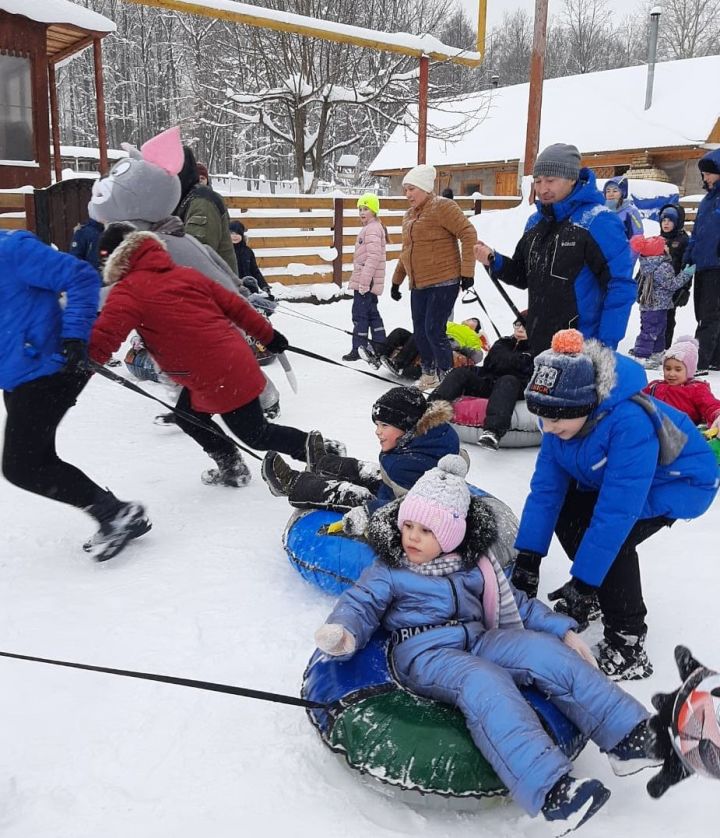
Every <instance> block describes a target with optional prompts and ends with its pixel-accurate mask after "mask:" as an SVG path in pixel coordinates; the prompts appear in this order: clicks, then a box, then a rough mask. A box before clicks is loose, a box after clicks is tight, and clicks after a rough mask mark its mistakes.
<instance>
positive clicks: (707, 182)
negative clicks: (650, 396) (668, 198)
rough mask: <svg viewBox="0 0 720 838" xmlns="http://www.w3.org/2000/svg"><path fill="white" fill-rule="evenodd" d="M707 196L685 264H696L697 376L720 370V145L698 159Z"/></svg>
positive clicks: (701, 208)
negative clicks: (698, 350) (698, 349)
mask: <svg viewBox="0 0 720 838" xmlns="http://www.w3.org/2000/svg"><path fill="white" fill-rule="evenodd" d="M698 168H699V169H700V174H701V175H702V179H703V188H704V189H706V190H707V195H706V196H705V197H704V198H703V199H702V201H701V202H700V206H699V207H698V212H697V218H696V219H695V224H694V226H693V231H692V235H691V236H690V241H689V243H688V246H687V250H686V251H685V264H686V265H694V266H695V291H694V303H695V319H696V320H697V323H698V325H697V329H696V331H695V337H696V338H697V340H698V343H699V344H700V352H699V358H698V371H697V375H706V374H707V371H708V370H720V148H716V149H715V150H714V151H710V152H708V153H707V154H706V155H705V156H704V157H703V158H701V159H700V160H699V161H698Z"/></svg>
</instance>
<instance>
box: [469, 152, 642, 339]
mask: <svg viewBox="0 0 720 838" xmlns="http://www.w3.org/2000/svg"><path fill="white" fill-rule="evenodd" d="M533 178H534V181H535V194H536V195H537V201H536V206H537V212H536V213H535V214H534V215H532V216H531V217H530V218H529V219H528V222H527V225H526V227H525V232H524V233H523V236H522V238H521V239H520V241H519V242H518V244H517V247H516V248H515V253H514V254H513V257H512V258H510V257H508V256H503V255H502V254H501V253H496V252H495V251H494V250H493V249H492V248H491V247H489V246H488V245H487V244H485V243H484V242H479V243H478V244H477V245H476V247H475V257H476V258H477V260H478V261H479V262H481V263H482V264H483V265H485V266H486V267H488V268H489V269H490V274H491V276H492V277H493V278H494V279H499V280H501V281H502V282H505V283H507V284H508V285H514V286H515V287H516V288H524V289H527V291H528V315H527V322H526V328H527V335H528V341H529V345H530V352H531V354H532V355H537V354H538V352H542V351H543V350H545V349H547V348H548V347H549V346H550V341H551V339H552V336H553V335H554V334H555V332H557V331H558V330H560V329H567V328H570V327H572V328H576V329H579V330H580V331H581V332H582V333H583V335H584V336H585V337H593V338H597V339H598V340H600V341H602V343H604V344H606V345H607V346H610V347H612V348H613V349H615V348H616V347H617V345H618V343H619V342H620V340H622V338H623V337H624V336H625V329H626V328H627V322H628V317H629V316H630V309H631V308H632V305H633V303H634V302H635V297H636V293H637V288H636V286H635V282H634V280H633V278H632V256H631V254H630V248H629V246H628V240H627V237H626V235H625V231H624V229H623V225H622V222H621V221H620V220H619V219H618V217H617V215H616V214H615V213H614V212H612V211H611V210H609V209H608V208H607V207H606V206H605V199H604V198H603V195H602V193H601V192H600V191H599V190H598V188H597V187H596V185H595V174H594V172H592V171H591V170H590V169H586V168H582V169H581V168H580V152H579V151H578V150H577V148H576V147H575V146H574V145H565V144H564V143H555V144H554V145H551V146H548V147H547V148H546V149H545V150H544V151H542V152H541V153H540V154H539V155H538V158H537V161H536V162H535V166H534V168H533Z"/></svg>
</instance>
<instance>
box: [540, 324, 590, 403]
mask: <svg viewBox="0 0 720 838" xmlns="http://www.w3.org/2000/svg"><path fill="white" fill-rule="evenodd" d="M583 346H584V343H583V336H582V335H581V334H580V332H578V330H577V329H563V330H562V331H560V332H557V333H556V334H555V335H554V336H553V339H552V347H551V348H550V349H547V350H545V352H541V353H540V354H539V355H538V356H537V357H536V358H535V371H534V372H533V376H532V378H531V379H530V383H529V384H528V386H527V388H526V390H525V403H526V404H527V408H528V410H529V411H530V412H531V413H534V414H536V415H537V416H543V417H545V418H546V419H577V418H578V417H579V416H587V415H588V414H589V413H590V412H591V411H592V410H593V408H594V407H595V405H596V404H597V389H596V385H595V366H594V365H593V362H592V360H591V359H590V357H589V356H588V355H586V354H584V352H583Z"/></svg>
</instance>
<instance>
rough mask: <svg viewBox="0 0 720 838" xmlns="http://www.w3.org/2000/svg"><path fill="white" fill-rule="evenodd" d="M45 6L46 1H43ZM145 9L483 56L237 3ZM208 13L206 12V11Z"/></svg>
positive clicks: (391, 47)
mask: <svg viewBox="0 0 720 838" xmlns="http://www.w3.org/2000/svg"><path fill="white" fill-rule="evenodd" d="M40 2H44V0H40ZM143 2H144V3H145V5H149V6H159V7H162V8H165V9H173V10H174V11H180V12H182V11H187V12H192V14H195V15H205V16H207V17H219V18H224V19H226V20H234V21H236V22H238V23H247V24H250V25H251V26H265V27H268V28H272V29H278V30H282V31H286V32H295V33H298V34H301V35H310V36H312V37H316V38H325V39H326V40H329V41H340V42H346V43H355V44H358V45H360V46H366V47H370V48H372V49H382V50H388V51H390V52H400V53H405V54H409V55H428V56H430V57H431V58H434V59H438V60H443V59H449V60H450V61H455V62H459V63H461V64H468V65H470V66H477V65H478V64H479V63H480V61H481V59H482V56H481V55H480V54H479V53H477V52H472V51H470V50H466V49H462V48H459V47H450V46H447V44H443V43H442V42H441V41H439V40H438V39H437V38H436V37H435V36H434V35H430V34H427V33H426V34H422V35H413V34H411V33H409V32H380V31H378V30H376V29H366V28H364V27H362V26H353V25H351V24H348V23H338V22H336V21H334V20H324V19H321V18H314V17H308V16H307V15H298V14H294V13H292V12H287V11H286V10H285V9H265V8H263V7H261V6H253V5H251V4H250V3H238V2H235V0H143ZM205 10H206V11H205Z"/></svg>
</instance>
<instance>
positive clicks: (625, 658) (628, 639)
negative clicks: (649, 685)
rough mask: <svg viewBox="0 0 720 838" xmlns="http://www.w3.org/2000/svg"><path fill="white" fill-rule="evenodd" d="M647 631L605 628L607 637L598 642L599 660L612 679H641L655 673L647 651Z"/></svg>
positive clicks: (601, 666)
mask: <svg viewBox="0 0 720 838" xmlns="http://www.w3.org/2000/svg"><path fill="white" fill-rule="evenodd" d="M645 636H646V632H644V631H643V632H641V633H640V634H630V633H628V632H623V631H613V630H608V629H607V628H606V629H605V637H604V639H603V640H601V641H600V643H599V644H598V649H597V651H598V654H597V661H598V666H599V667H600V669H601V670H602V671H603V672H604V673H605V674H606V675H607V676H608V678H610V679H611V680H612V681H639V680H640V679H641V678H649V677H650V676H651V675H652V674H653V666H652V664H651V663H650V661H649V660H648V656H647V652H646V651H645Z"/></svg>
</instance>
